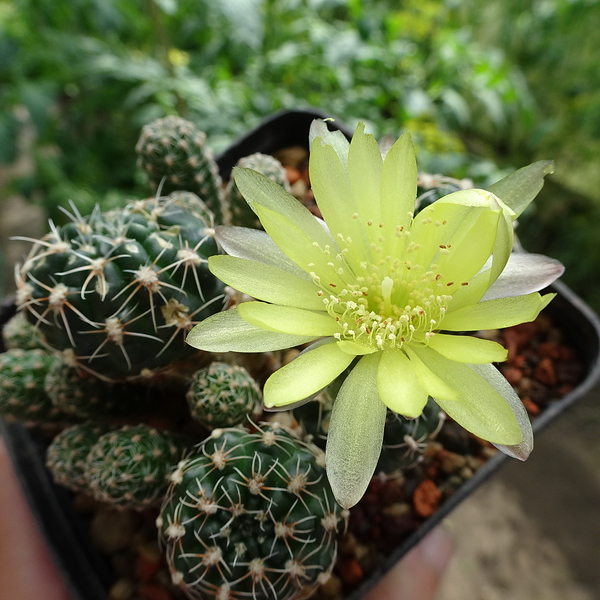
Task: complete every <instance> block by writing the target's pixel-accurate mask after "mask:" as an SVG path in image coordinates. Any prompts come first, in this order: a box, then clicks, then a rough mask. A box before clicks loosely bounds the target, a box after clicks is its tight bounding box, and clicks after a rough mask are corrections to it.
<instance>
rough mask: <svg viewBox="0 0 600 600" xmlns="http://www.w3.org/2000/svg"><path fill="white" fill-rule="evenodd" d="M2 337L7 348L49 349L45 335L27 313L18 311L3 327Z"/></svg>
mask: <svg viewBox="0 0 600 600" xmlns="http://www.w3.org/2000/svg"><path fill="white" fill-rule="evenodd" d="M2 339H3V341H4V345H5V347H6V348H7V349H16V348H20V349H21V350H47V345H46V344H45V342H44V336H43V335H42V334H41V333H40V330H39V329H38V328H37V327H35V326H34V325H32V324H31V323H30V322H29V321H28V320H27V318H26V317H25V314H24V313H22V312H18V313H17V314H16V315H15V316H14V317H12V318H11V319H10V320H9V321H7V323H6V324H5V325H4V327H3V328H2Z"/></svg>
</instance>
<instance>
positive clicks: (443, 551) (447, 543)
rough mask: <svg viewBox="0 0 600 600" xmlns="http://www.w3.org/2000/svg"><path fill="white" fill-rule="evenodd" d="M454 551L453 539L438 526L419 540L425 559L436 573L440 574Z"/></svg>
mask: <svg viewBox="0 0 600 600" xmlns="http://www.w3.org/2000/svg"><path fill="white" fill-rule="evenodd" d="M453 551H454V540H453V539H452V537H451V536H450V534H448V533H447V532H446V531H444V530H443V529H442V528H440V527H438V528H437V529H434V530H433V531H432V532H431V533H429V534H428V535H427V537H426V538H425V539H424V540H423V541H422V542H421V552H422V555H423V560H425V561H426V562H427V563H428V564H429V565H430V566H431V567H432V568H433V569H434V570H435V571H436V573H438V574H441V573H442V572H443V571H444V569H445V568H446V566H447V565H448V562H449V561H450V557H451V556H452V553H453Z"/></svg>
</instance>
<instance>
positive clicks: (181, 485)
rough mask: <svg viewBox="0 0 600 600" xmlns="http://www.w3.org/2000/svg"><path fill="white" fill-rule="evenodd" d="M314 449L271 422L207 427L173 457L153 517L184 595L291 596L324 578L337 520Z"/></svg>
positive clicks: (267, 599) (266, 599)
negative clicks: (194, 444) (189, 448)
mask: <svg viewBox="0 0 600 600" xmlns="http://www.w3.org/2000/svg"><path fill="white" fill-rule="evenodd" d="M323 458H324V456H323V453H322V452H321V451H320V450H319V449H318V448H317V447H316V446H314V445H312V444H306V443H304V442H301V441H300V440H298V439H297V438H296V437H295V436H294V434H293V433H292V432H291V431H290V430H288V429H286V428H283V427H281V426H279V425H277V424H271V425H269V424H262V425H261V426H260V427H259V429H258V431H256V432H255V433H249V432H248V431H245V430H243V429H241V428H240V429H238V428H231V429H215V430H214V431H213V432H212V435H211V437H210V438H208V439H207V440H205V441H204V442H203V443H202V444H201V445H200V446H199V448H198V451H197V453H196V454H195V455H193V456H190V457H188V458H186V459H185V460H183V461H181V462H180V463H179V465H178V467H177V469H176V470H175V471H174V472H173V473H172V475H171V485H170V487H169V491H168V493H167V496H166V498H165V501H164V503H163V506H162V509H161V513H160V516H159V518H158V520H157V525H158V528H159V532H160V535H161V539H162V542H163V544H164V546H165V548H166V555H167V561H168V564H169V568H170V570H171V575H172V579H173V581H174V583H176V584H178V585H179V586H180V587H181V588H182V589H183V590H184V591H185V592H186V593H187V594H188V595H189V596H190V597H200V596H202V597H203V598H204V597H205V598H214V599H215V600H220V599H223V598H252V599H253V600H292V599H295V598H300V597H302V598H303V597H306V595H307V588H310V587H311V586H314V585H316V584H318V583H322V582H324V581H326V580H327V579H328V577H329V575H330V573H331V569H332V567H333V562H334V559H335V556H336V549H337V546H336V535H337V531H338V527H339V526H340V525H341V523H342V518H341V508H340V507H339V506H338V505H337V504H336V502H335V500H334V498H333V494H332V492H331V489H330V487H329V483H328V481H327V478H326V476H325V469H324V464H323V463H324V461H323Z"/></svg>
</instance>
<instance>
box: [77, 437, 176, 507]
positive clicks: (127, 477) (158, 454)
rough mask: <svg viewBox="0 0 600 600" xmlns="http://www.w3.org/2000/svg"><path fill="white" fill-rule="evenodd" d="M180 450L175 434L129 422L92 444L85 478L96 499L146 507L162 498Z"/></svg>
mask: <svg viewBox="0 0 600 600" xmlns="http://www.w3.org/2000/svg"><path fill="white" fill-rule="evenodd" d="M181 454H182V450H181V447H180V446H179V445H178V444H177V443H176V442H175V439H174V438H173V436H172V435H170V434H168V433H165V432H160V431H158V430H156V429H154V428H153V427H149V426H148V425H135V426H127V425H126V426H125V427H122V428H121V429H118V430H116V431H112V432H108V433H105V434H104V435H102V436H100V438H99V439H98V441H97V442H96V443H95V444H94V445H93V446H92V448H91V450H90V452H89V454H88V456H87V459H86V468H85V479H86V482H87V485H88V487H89V489H90V491H91V492H92V494H93V495H94V498H96V499H97V500H100V501H101V502H109V503H111V504H113V505H115V506H120V507H123V508H134V509H143V508H146V507H148V506H154V505H157V504H159V503H160V502H161V501H162V499H163V496H164V493H165V491H166V489H167V486H168V475H169V473H170V471H171V469H172V468H173V467H174V465H176V464H177V462H178V461H179V459H180V458H181Z"/></svg>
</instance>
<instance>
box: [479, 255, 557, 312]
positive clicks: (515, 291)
mask: <svg viewBox="0 0 600 600" xmlns="http://www.w3.org/2000/svg"><path fill="white" fill-rule="evenodd" d="M564 271H565V268H564V266H563V265H562V264H561V263H560V262H559V261H558V260H555V259H554V258H549V257H548V256H544V255H542V254H528V253H525V252H522V253H521V252H519V253H517V252H514V253H513V254H511V255H510V258H509V259H508V262H507V263H506V266H505V267H504V271H502V274H501V275H500V277H498V279H496V281H495V282H494V284H493V285H492V286H491V287H490V288H489V289H488V291H487V292H486V293H485V295H484V296H483V298H482V300H484V301H485V300H494V299H496V298H506V297H507V296H523V295H525V294H530V293H532V292H538V291H539V290H543V289H544V288H545V287H547V286H549V285H550V284H551V283H552V282H554V281H556V280H557V279H558V278H559V277H560V276H561V275H562V274H563V273H564Z"/></svg>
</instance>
